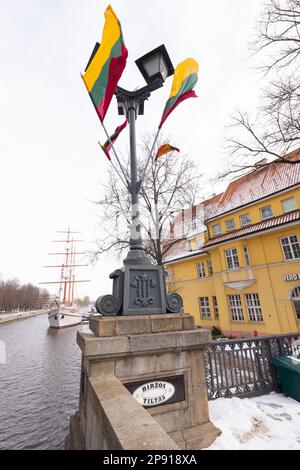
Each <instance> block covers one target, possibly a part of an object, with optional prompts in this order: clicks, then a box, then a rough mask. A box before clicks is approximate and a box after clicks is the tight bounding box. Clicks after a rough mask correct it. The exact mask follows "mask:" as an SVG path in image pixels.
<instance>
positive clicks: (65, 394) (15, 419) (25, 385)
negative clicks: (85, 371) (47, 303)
mask: <svg viewBox="0 0 300 470" xmlns="http://www.w3.org/2000/svg"><path fill="white" fill-rule="evenodd" d="M77 330H83V331H88V325H84V326H81V325H79V326H74V327H70V328H66V329H62V330H54V329H52V328H51V329H50V328H49V327H48V317H47V315H39V316H37V317H33V318H30V319H27V320H18V321H15V322H13V323H7V324H3V325H0V341H4V342H5V349H6V364H1V362H4V361H3V359H2V361H0V449H63V448H64V439H65V436H66V434H67V432H68V427H69V419H70V415H71V414H74V413H75V411H76V410H77V409H78V398H79V379H80V364H81V351H80V349H79V347H78V346H77V343H76V333H77ZM1 345H2V349H3V344H2V343H1Z"/></svg>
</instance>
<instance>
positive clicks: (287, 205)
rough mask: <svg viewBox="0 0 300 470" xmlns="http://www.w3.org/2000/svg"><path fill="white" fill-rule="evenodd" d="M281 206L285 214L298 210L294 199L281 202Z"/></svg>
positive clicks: (290, 198)
mask: <svg viewBox="0 0 300 470" xmlns="http://www.w3.org/2000/svg"><path fill="white" fill-rule="evenodd" d="M281 205H282V209H283V212H290V211H294V210H295V209H297V202H296V199H295V198H294V197H289V198H288V199H284V200H283V201H281Z"/></svg>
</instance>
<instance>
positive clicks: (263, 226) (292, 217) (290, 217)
mask: <svg viewBox="0 0 300 470" xmlns="http://www.w3.org/2000/svg"><path fill="white" fill-rule="evenodd" d="M299 219H300V209H297V210H294V211H291V212H288V213H287V214H283V215H279V216H277V217H272V218H270V219H268V220H264V221H262V222H258V223H257V224H252V225H248V226H247V227H243V228H240V229H239V230H234V231H232V232H229V233H225V234H224V235H220V236H219V237H214V238H211V239H210V240H207V241H206V242H205V243H204V245H203V248H208V247H210V246H212V245H216V244H218V243H222V242H226V241H229V240H233V239H235V238H241V237H244V236H247V235H250V234H252V233H256V232H261V231H263V230H267V229H270V228H273V227H278V226H280V225H284V224H288V223H291V222H294V221H296V220H299Z"/></svg>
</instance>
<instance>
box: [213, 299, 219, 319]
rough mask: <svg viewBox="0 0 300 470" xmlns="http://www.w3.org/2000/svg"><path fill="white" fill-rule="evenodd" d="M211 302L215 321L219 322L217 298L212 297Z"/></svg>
mask: <svg viewBox="0 0 300 470" xmlns="http://www.w3.org/2000/svg"><path fill="white" fill-rule="evenodd" d="M212 301H213V307H214V314H215V319H216V320H219V307H218V301H217V297H216V296H215V295H213V296H212Z"/></svg>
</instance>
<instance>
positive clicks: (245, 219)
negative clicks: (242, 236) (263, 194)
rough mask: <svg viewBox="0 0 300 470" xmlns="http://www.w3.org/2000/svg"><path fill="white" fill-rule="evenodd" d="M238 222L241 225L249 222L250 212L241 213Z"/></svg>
mask: <svg viewBox="0 0 300 470" xmlns="http://www.w3.org/2000/svg"><path fill="white" fill-rule="evenodd" d="M240 222H241V225H242V226H244V225H249V224H251V216H250V214H242V215H240Z"/></svg>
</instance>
